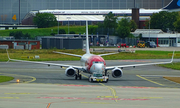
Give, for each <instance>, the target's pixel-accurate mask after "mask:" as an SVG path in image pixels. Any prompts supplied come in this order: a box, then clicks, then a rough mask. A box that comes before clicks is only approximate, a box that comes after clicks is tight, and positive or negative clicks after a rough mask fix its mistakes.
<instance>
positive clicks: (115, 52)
mask: <svg viewBox="0 0 180 108" xmlns="http://www.w3.org/2000/svg"><path fill="white" fill-rule="evenodd" d="M117 53H119V52H114V53H107V54H99V55H98V56H106V55H112V54H117Z"/></svg>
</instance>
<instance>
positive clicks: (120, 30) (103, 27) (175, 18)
mask: <svg viewBox="0 0 180 108" xmlns="http://www.w3.org/2000/svg"><path fill="white" fill-rule="evenodd" d="M104 17H105V19H104V21H103V22H102V23H98V24H97V25H89V34H97V33H98V34H103V35H116V36H119V37H120V38H126V37H133V35H132V34H131V33H130V32H134V31H135V30H136V29H137V25H136V23H135V22H134V21H133V20H130V18H128V17H127V16H124V17H123V18H121V19H119V20H118V16H114V14H113V13H112V12H109V13H108V14H107V15H104ZM33 22H34V24H35V25H37V26H38V28H47V27H53V26H57V20H56V17H55V16H54V14H51V13H37V14H36V16H35V17H34V18H33ZM149 24H150V28H151V29H161V30H162V31H164V32H167V31H168V30H170V31H178V32H180V14H179V13H178V12H167V11H161V12H159V13H153V14H152V15H151V16H150V19H147V20H146V22H145V28H149ZM62 33H63V34H64V33H65V31H64V30H59V34H62ZM70 33H75V32H73V31H71V32H70ZM9 35H10V36H15V37H16V38H17V39H20V38H21V37H23V38H26V37H28V38H31V36H30V35H29V34H23V33H22V32H20V31H18V32H11V33H10V34H9ZM52 35H54V34H52Z"/></svg>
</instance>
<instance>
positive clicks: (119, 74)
mask: <svg viewBox="0 0 180 108" xmlns="http://www.w3.org/2000/svg"><path fill="white" fill-rule="evenodd" d="M122 75H123V71H122V70H121V69H119V68H115V69H113V70H112V76H113V77H114V78H120V77H122Z"/></svg>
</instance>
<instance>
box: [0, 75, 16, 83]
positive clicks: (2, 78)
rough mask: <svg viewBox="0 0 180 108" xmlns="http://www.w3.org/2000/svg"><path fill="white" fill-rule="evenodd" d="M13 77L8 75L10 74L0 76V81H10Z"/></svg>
mask: <svg viewBox="0 0 180 108" xmlns="http://www.w3.org/2000/svg"><path fill="white" fill-rule="evenodd" d="M13 79H14V78H13V77H10V76H0V83H2V82H7V81H11V80H13Z"/></svg>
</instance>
